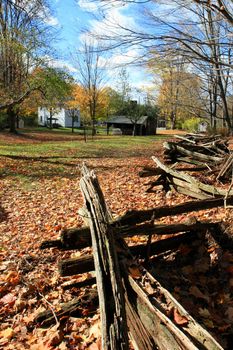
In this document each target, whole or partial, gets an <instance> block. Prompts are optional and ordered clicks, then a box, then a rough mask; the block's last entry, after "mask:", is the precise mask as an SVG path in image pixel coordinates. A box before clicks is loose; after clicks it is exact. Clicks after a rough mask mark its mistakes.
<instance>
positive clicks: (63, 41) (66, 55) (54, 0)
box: [49, 0, 151, 88]
mask: <svg viewBox="0 0 233 350" xmlns="http://www.w3.org/2000/svg"><path fill="white" fill-rule="evenodd" d="M51 4H52V8H53V10H54V11H53V13H52V14H51V17H50V18H49V21H50V23H51V24H53V25H54V26H55V27H56V28H57V29H58V30H59V40H58V41H57V43H56V44H55V47H56V49H57V52H58V58H57V59H56V61H53V64H54V65H55V66H58V67H63V66H65V67H66V68H67V69H68V70H70V72H71V73H72V74H73V75H74V76H75V75H76V74H77V72H76V71H75V67H74V64H73V62H72V59H71V52H74V51H75V48H79V45H80V38H81V35H83V34H81V30H82V29H83V28H95V29H96V28H100V29H98V30H102V28H103V22H101V21H99V20H97V19H96V18H94V16H95V14H97V11H98V8H97V4H96V2H89V1H87V0H77V1H75V0H51ZM88 9H89V10H90V11H91V10H92V14H91V13H88V12H87V10H88ZM134 10H135V7H134V8H129V7H128V6H125V7H124V8H119V7H117V8H112V9H111V11H109V16H111V18H116V20H120V21H121V22H122V23H123V22H124V23H125V24H128V23H132V24H133V23H134V16H135V14H134V13H133V11H134ZM104 30H106V27H104ZM125 54H126V56H125V57H124V55H122V53H120V52H118V53H117V52H115V53H113V57H112V60H111V61H112V62H116V63H124V62H127V60H130V58H129V57H130V56H132V57H134V55H136V52H135V49H129V50H128V51H127V52H125ZM127 70H128V73H129V76H130V80H131V81H130V83H131V85H132V86H134V87H135V88H141V87H142V86H146V85H149V84H151V80H150V77H149V76H148V75H147V74H145V71H144V70H143V68H139V67H137V68H136V67H129V68H127Z"/></svg>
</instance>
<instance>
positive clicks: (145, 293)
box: [36, 167, 233, 350]
mask: <svg viewBox="0 0 233 350" xmlns="http://www.w3.org/2000/svg"><path fill="white" fill-rule="evenodd" d="M82 172H83V175H82V178H81V182H80V187H81V191H82V193H83V197H84V209H83V210H84V211H85V217H86V219H85V221H86V225H88V226H86V227H84V228H75V229H68V230H64V231H63V232H62V234H61V238H60V240H55V241H50V242H48V241H47V242H44V243H43V244H42V246H41V248H42V249H45V248H50V247H57V248H59V249H82V248H83V247H86V246H90V245H92V248H93V253H92V254H89V255H85V256H82V257H80V258H79V259H68V260H65V261H61V262H60V264H59V270H60V274H61V275H62V276H68V275H75V274H79V273H84V272H87V271H93V270H94V271H95V277H91V278H89V279H88V280H87V281H86V285H88V284H90V285H91V284H93V283H97V290H98V300H99V307H100V312H101V322H102V349H104V350H105V349H128V348H129V346H128V332H129V334H130V337H131V338H132V339H133V344H134V346H135V349H140V350H144V349H151V350H152V349H162V350H167V349H209V350H214V349H223V348H222V347H221V345H220V344H219V343H218V342H217V341H216V340H215V339H214V338H213V337H212V336H211V335H210V334H209V333H208V332H207V331H206V330H205V329H204V328H203V327H202V326H200V325H199V324H198V323H197V322H196V321H195V320H194V319H193V318H192V317H191V316H190V314H189V313H188V312H187V311H186V310H185V309H184V308H183V307H182V306H181V305H180V304H179V303H178V301H177V300H176V299H175V298H174V297H173V296H172V295H171V294H170V293H169V292H168V290H166V289H165V288H163V287H162V286H161V284H160V283H159V282H158V281H157V280H156V279H155V278H154V277H153V276H152V275H151V274H150V273H149V272H148V271H147V270H146V268H145V267H144V266H143V265H142V264H141V263H138V259H137V257H138V256H141V258H142V257H143V258H145V260H147V258H148V256H149V255H154V254H161V253H163V252H166V251H168V250H169V249H175V248H177V247H178V246H179V245H180V244H181V243H188V242H191V241H195V240H197V239H199V240H200V239H201V240H203V239H205V238H206V232H208V235H213V236H214V239H215V240H216V241H217V242H220V243H222V240H223V241H224V239H225V238H224V235H223V237H222V223H219V222H214V223H210V222H193V223H190V222H189V223H188V222H184V223H179V224H174V225H156V224H155V223H154V220H155V219H156V218H159V217H163V216H167V215H177V214H181V213H184V212H191V211H197V210H202V209H208V208H213V207H216V206H223V205H224V198H211V199H205V200H200V201H193V202H187V203H182V204H180V205H177V206H171V207H169V206H166V207H160V208H152V209H150V210H144V211H131V212H129V213H127V214H125V215H124V216H123V217H120V218H117V219H115V220H113V219H112V217H111V213H110V212H109V210H108V208H107V206H106V203H105V201H104V197H103V194H102V191H101V189H100V185H99V182H98V179H97V177H96V176H95V174H94V173H93V172H90V171H88V169H87V168H85V167H84V168H83V171H82ZM226 200H227V203H228V204H233V196H231V195H229V196H228V198H227V199H226ZM142 234H143V235H147V236H148V244H146V245H142V244H140V245H136V246H134V247H128V246H127V244H126V243H125V241H124V238H125V237H131V236H133V235H142ZM154 234H156V235H165V234H166V235H171V237H170V238H166V239H164V240H161V241H158V242H152V243H150V238H151V235H154ZM226 242H227V244H229V242H231V244H232V241H231V239H230V238H229V241H227V240H226ZM84 282H85V281H84ZM77 286H80V287H81V286H82V282H81V283H79V284H77ZM66 288H67V287H66ZM88 298H89V299H88ZM87 299H88V300H90V302H92V303H93V305H94V307H97V305H96V302H95V293H94V294H93V293H92V294H91V297H90V296H87ZM93 300H94V301H93ZM80 303H82V300H80V299H78V300H74V301H73V302H72V303H71V305H69V304H68V305H67V304H66V305H63V306H62V308H61V312H60V314H58V315H57V317H58V318H59V317H60V316H61V317H62V316H64V315H70V314H72V315H75V312H76V311H77V309H78V306H79V305H80ZM77 305H78V306H77ZM177 315H178V316H177ZM177 318H178V319H179V321H177ZM52 319H53V315H52V314H51V312H48V313H43V314H42V315H39V316H38V317H37V319H36V320H37V322H39V323H42V324H44V325H47V324H51V322H52Z"/></svg>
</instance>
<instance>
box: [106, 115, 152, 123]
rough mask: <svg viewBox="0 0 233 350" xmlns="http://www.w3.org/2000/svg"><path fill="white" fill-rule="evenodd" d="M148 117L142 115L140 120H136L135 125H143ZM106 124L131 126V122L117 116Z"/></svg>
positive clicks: (121, 116) (122, 116) (124, 117)
mask: <svg viewBox="0 0 233 350" xmlns="http://www.w3.org/2000/svg"><path fill="white" fill-rule="evenodd" d="M147 118H148V116H147V115H144V116H142V117H141V118H140V119H138V121H137V123H136V124H139V125H141V124H144V123H145V122H146V120H147ZM107 123H108V124H133V123H132V121H131V120H130V119H129V118H128V117H126V116H124V115H118V116H113V117H111V118H110V119H109V120H107Z"/></svg>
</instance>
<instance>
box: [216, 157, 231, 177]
mask: <svg viewBox="0 0 233 350" xmlns="http://www.w3.org/2000/svg"><path fill="white" fill-rule="evenodd" d="M228 173H231V174H232V173H233V153H231V154H230V156H229V157H228V158H227V160H226V161H225V163H224V164H223V165H222V167H221V170H220V171H219V173H218V176H217V178H216V180H219V179H221V178H223V177H224V176H226V175H228ZM231 174H230V175H231Z"/></svg>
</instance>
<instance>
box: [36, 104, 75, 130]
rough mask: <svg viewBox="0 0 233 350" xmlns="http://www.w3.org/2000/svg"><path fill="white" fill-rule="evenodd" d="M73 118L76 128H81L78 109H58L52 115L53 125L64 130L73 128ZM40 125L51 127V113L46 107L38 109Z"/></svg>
mask: <svg viewBox="0 0 233 350" xmlns="http://www.w3.org/2000/svg"><path fill="white" fill-rule="evenodd" d="M72 117H74V127H75V128H79V127H80V125H81V122H80V111H79V110H78V109H70V110H68V109H65V108H57V109H56V110H55V111H54V112H53V114H52V124H59V125H60V126H63V127H64V128H71V127H72ZM38 125H41V126H49V125H50V111H49V109H48V108H46V107H39V108H38Z"/></svg>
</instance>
